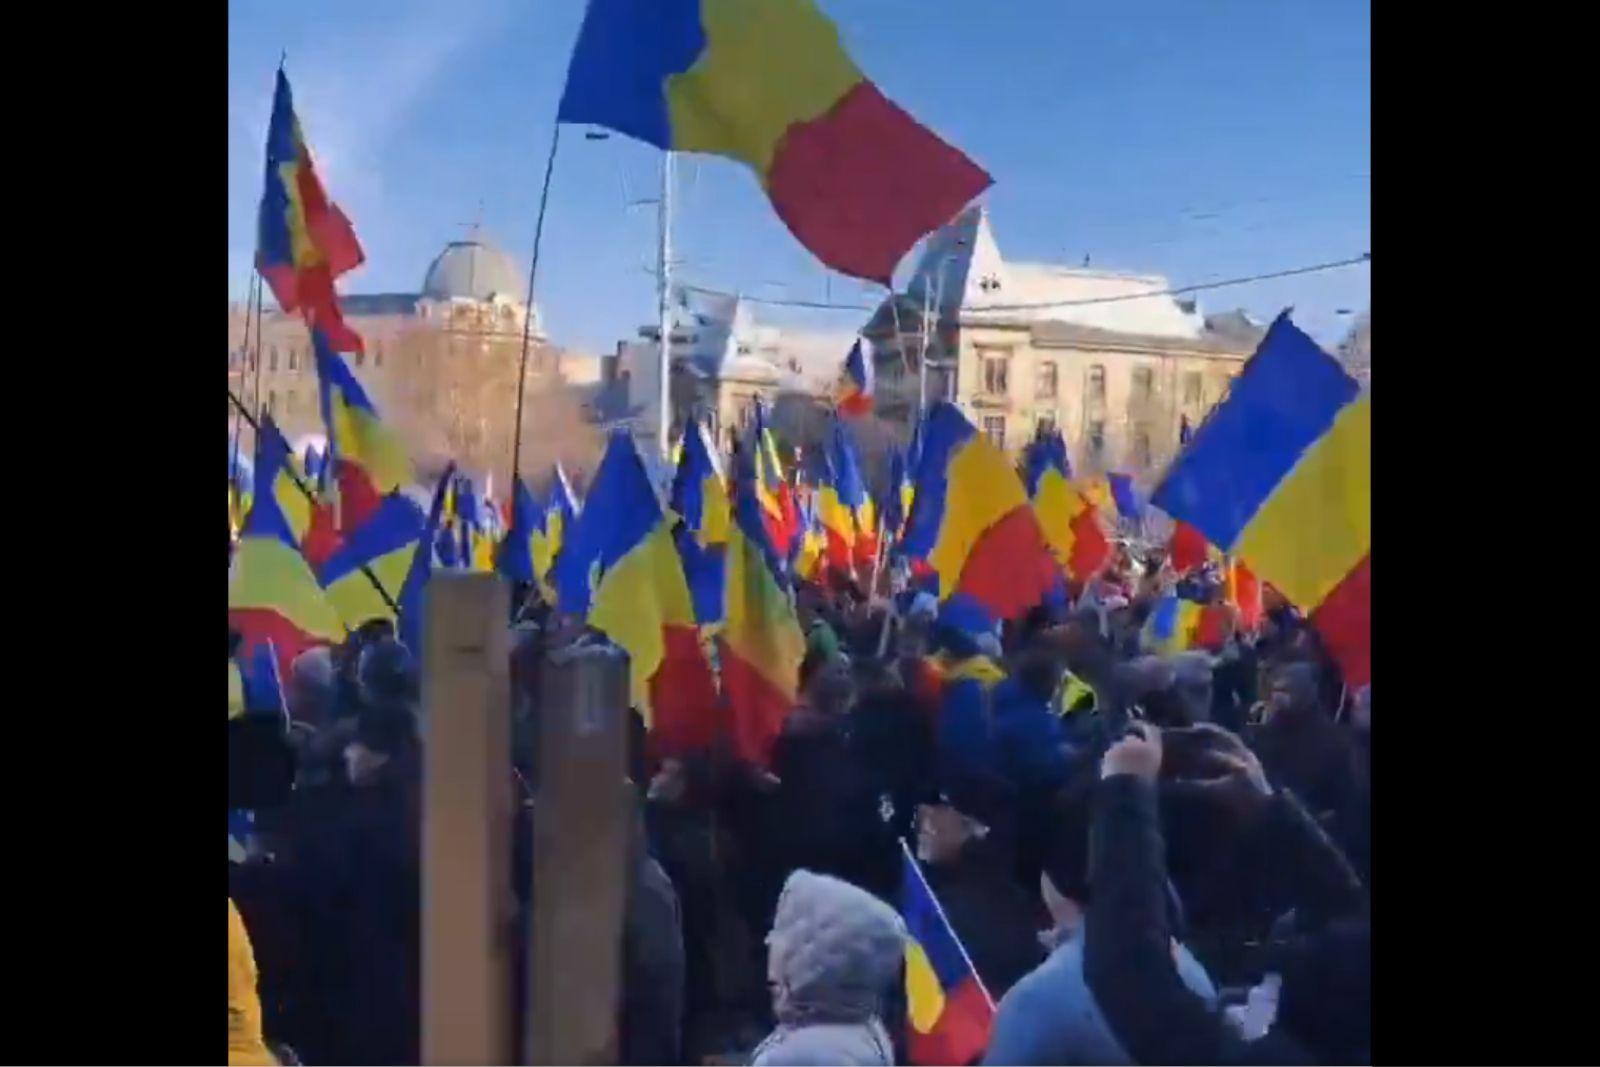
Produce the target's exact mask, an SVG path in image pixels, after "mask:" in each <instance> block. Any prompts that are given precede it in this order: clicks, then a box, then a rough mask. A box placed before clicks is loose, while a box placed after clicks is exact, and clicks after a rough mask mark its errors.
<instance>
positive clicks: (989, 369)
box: [983, 356, 1011, 396]
mask: <svg viewBox="0 0 1600 1067" xmlns="http://www.w3.org/2000/svg"><path fill="white" fill-rule="evenodd" d="M1010 363H1011V361H1010V360H1009V359H1007V358H1006V357H1005V356H985V357H984V359H983V391H984V392H985V393H988V394H989V395H990V396H1005V395H1006V394H1007V393H1009V392H1010V391H1011V390H1010V389H1009V388H1008V384H1009V380H1008V376H1009V372H1010Z"/></svg>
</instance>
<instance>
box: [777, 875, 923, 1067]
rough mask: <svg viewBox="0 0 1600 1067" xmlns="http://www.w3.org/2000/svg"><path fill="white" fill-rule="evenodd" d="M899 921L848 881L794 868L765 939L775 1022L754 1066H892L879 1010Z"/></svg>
mask: <svg viewBox="0 0 1600 1067" xmlns="http://www.w3.org/2000/svg"><path fill="white" fill-rule="evenodd" d="M904 954H905V923H904V922H903V921H902V920H901V918H900V916H899V914H898V913H897V912H896V911H895V910H894V909H893V908H891V907H889V905H887V904H885V903H884V902H883V901H881V900H879V899H878V898H877V897H875V896H873V895H872V894H870V893H868V892H867V891H866V890H864V889H858V888H856V887H855V886H853V885H851V884H850V883H849V882H844V881H840V880H839V879H837V878H831V877H829V876H828V875H825V874H813V873H812V872H811V871H804V870H801V871H795V872H794V873H793V874H791V875H789V880H788V881H787V882H785V883H784V885H783V894H782V895H781V896H780V897H779V898H778V910H777V914H776V915H775V916H774V918H773V920H772V932H771V933H769V934H768V935H767V979H768V981H769V982H770V983H771V985H772V1010H773V1014H774V1015H776V1016H777V1020H778V1025H777V1027H776V1028H775V1029H774V1030H773V1031H772V1033H771V1034H769V1035H768V1036H767V1038H766V1040H765V1041H763V1042H761V1044H760V1045H758V1046H757V1047H756V1050H755V1053H754V1054H753V1055H752V1057H751V1061H750V1062H751V1063H752V1064H754V1065H756V1067H762V1065H779V1064H893V1063H894V1051H893V1046H892V1045H891V1044H890V1040H889V1033H888V1031H887V1030H885V1029H884V1026H883V1022H882V1020H881V1019H880V1018H879V1011H880V1005H881V1004H882V1002H883V999H884V996H885V994H887V992H888V991H889V987H890V985H891V984H892V983H893V982H894V980H895V978H896V977H897V976H898V975H899V973H900V961H901V959H902V958H903V956H904Z"/></svg>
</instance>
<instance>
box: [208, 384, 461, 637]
mask: <svg viewBox="0 0 1600 1067" xmlns="http://www.w3.org/2000/svg"><path fill="white" fill-rule="evenodd" d="M228 399H229V400H230V401H232V403H233V407H234V410H236V411H238V412H239V414H240V415H242V416H243V417H244V419H245V421H246V422H248V423H249V424H250V429H251V430H252V431H253V432H254V433H255V435H256V440H257V441H260V440H261V424H260V423H259V422H257V421H256V420H255V418H254V416H252V415H251V414H250V412H249V411H247V410H245V406H244V401H242V400H240V399H239V398H238V397H236V396H234V395H233V390H232V389H229V390H228ZM283 469H284V471H286V472H287V473H288V475H289V480H290V481H292V482H294V486H295V488H296V489H298V490H300V492H302V493H304V494H305V498H306V499H307V500H309V501H310V502H311V506H312V508H315V507H316V506H317V494H316V493H314V492H312V490H311V487H310V486H308V485H306V483H305V482H302V481H301V480H300V475H298V474H296V473H295V470H294V464H293V463H289V462H285V463H284V465H283ZM252 473H254V472H252ZM265 489H266V491H267V492H269V493H270V492H272V491H273V489H272V486H270V485H269V486H266V487H265ZM256 495H257V496H260V495H261V487H257V492H256ZM418 547H419V548H425V549H426V550H428V551H432V547H433V546H431V545H426V546H424V545H422V544H421V542H420V541H419V542H418ZM361 573H362V574H365V575H366V576H367V581H369V582H371V583H372V588H374V589H376V590H377V591H378V595H379V596H381V597H382V598H383V602H384V604H385V605H387V606H388V608H389V610H390V611H392V612H394V617H395V621H396V623H397V624H398V622H399V619H400V605H399V604H397V603H395V599H394V597H392V596H390V595H389V591H388V590H387V589H385V588H384V587H383V583H382V582H380V581H378V576H377V575H376V574H373V573H372V569H371V568H370V567H368V566H367V565H366V564H365V563H363V564H361Z"/></svg>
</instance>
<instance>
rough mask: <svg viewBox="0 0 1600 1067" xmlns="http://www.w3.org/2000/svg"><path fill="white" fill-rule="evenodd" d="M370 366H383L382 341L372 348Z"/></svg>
mask: <svg viewBox="0 0 1600 1067" xmlns="http://www.w3.org/2000/svg"><path fill="white" fill-rule="evenodd" d="M372 365H373V366H374V367H381V366H383V342H382V341H379V342H378V343H377V344H375V345H373V346H372Z"/></svg>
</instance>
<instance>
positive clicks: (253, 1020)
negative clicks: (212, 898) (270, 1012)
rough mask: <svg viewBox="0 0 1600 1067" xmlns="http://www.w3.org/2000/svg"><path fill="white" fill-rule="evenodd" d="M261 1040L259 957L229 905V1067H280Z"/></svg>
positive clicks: (237, 913)
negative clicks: (258, 984)
mask: <svg viewBox="0 0 1600 1067" xmlns="http://www.w3.org/2000/svg"><path fill="white" fill-rule="evenodd" d="M277 1063H278V1061H277V1060H275V1059H274V1058H273V1057H272V1053H270V1052H268V1051H267V1044H266V1042H265V1041H263V1040H262V1038H261V997H260V996H258V995H257V993H256V956H255V953H254V952H253V951H251V949H250V935H249V934H248V933H247V932H246V931H245V928H244V920H243V919H242V918H240V917H239V909H238V908H236V907H234V906H233V901H232V900H229V901H228V1067H277Z"/></svg>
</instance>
